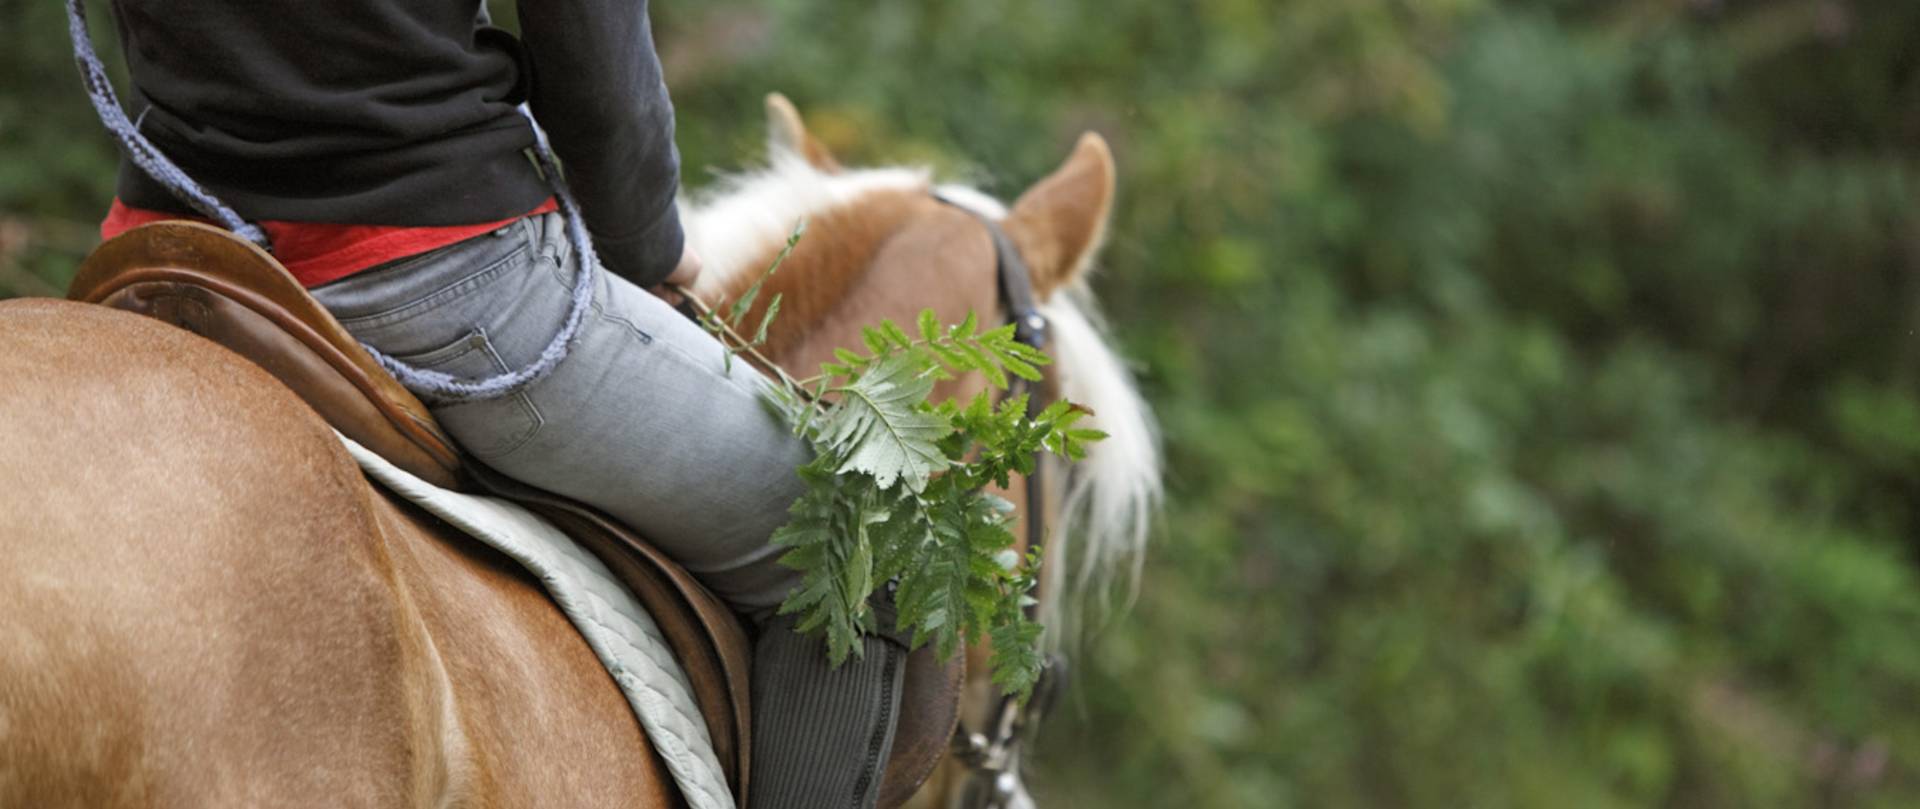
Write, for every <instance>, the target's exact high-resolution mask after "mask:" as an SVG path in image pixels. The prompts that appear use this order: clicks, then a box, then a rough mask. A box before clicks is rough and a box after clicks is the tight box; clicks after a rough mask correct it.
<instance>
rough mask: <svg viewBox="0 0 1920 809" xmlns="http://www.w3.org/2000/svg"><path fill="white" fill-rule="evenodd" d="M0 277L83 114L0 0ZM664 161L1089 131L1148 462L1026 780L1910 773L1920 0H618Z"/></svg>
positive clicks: (1013, 173) (1652, 780)
mask: <svg viewBox="0 0 1920 809" xmlns="http://www.w3.org/2000/svg"><path fill="white" fill-rule="evenodd" d="M0 12H3V13H0V41H4V43H5V45H6V47H4V48H0V212H3V215H0V294H5V293H11V294H48V293H51V292H55V291H57V290H58V289H59V288H60V286H61V284H62V283H63V281H64V277H65V274H66V273H67V272H70V269H71V266H72V264H73V261H74V260H75V258H76V256H77V255H78V254H79V253H80V252H82V251H84V250H85V249H86V248H87V246H88V244H89V241H90V239H91V237H90V235H89V234H90V232H91V230H90V229H91V226H92V223H93V222H94V221H96V220H97V217H98V215H99V212H100V211H101V210H102V209H103V208H104V206H105V204H106V201H107V199H108V198H109V195H110V193H111V176H112V172H111V165H112V152H111V149H110V148H109V146H108V145H107V142H106V140H105V138H104V137H103V136H102V135H100V134H99V130H98V129H97V126H96V125H95V124H93V123H92V122H91V119H90V117H89V114H88V111H87V109H86V107H85V104H84V103H83V101H82V99H81V97H80V94H79V88H78V82H77V80H75V79H74V77H73V74H72V70H71V67H70V65H69V63H68V61H67V56H66V53H65V45H64V42H63V41H62V36H61V33H62V29H61V26H60V22H59V15H58V4H56V3H51V2H28V0H0ZM655 15H656V20H657V25H658V27H659V32H660V38H661V40H662V41H663V43H664V44H665V50H666V60H667V63H668V70H669V78H670V80H671V83H672V84H673V87H674V90H675V96H676V99H677V101H678V104H679V106H680V110H681V138H680V140H681V143H682V145H683V149H684V151H685V154H686V158H687V165H688V167H689V172H688V178H689V181H690V182H691V183H693V184H696V185H698V184H700V183H702V182H704V181H705V180H706V179H707V178H706V176H705V175H704V174H703V173H702V167H705V166H719V167H738V166H741V165H743V164H745V163H747V162H749V160H750V158H751V156H752V155H753V153H755V152H756V150H757V149H758V144H759V142H760V140H761V138H762V137H763V134H762V133H763V129H762V124H761V115H760V99H761V96H762V95H763V94H764V93H765V92H767V91H769V90H776V89H777V90H782V91H785V92H786V93H788V94H789V95H790V96H792V97H793V98H794V99H795V100H796V101H797V102H798V103H799V104H800V106H801V107H802V109H803V110H804V111H806V112H807V113H808V115H809V117H810V119H811V121H812V123H813V124H814V125H815V128H816V130H817V131H818V132H819V133H820V134H821V135H822V136H823V137H825V138H826V139H827V140H828V141H829V143H830V144H831V145H833V146H834V147H836V148H837V149H839V150H840V152H841V153H842V155H841V156H842V157H843V158H845V159H847V160H848V162H851V163H856V164H860V163H876V162H886V163H896V162H916V161H917V162H931V163H933V164H935V165H938V166H940V167H942V168H943V169H944V170H946V171H947V172H949V173H951V174H954V175H958V176H963V177H969V178H972V179H973V180H975V181H977V182H978V183H979V184H981V185H983V186H984V187H985V188H987V189H989V190H991V191H994V192H996V193H999V194H1001V195H1003V196H1013V195H1015V194H1017V193H1018V192H1019V190H1020V189H1022V188H1023V187H1025V185H1026V183H1028V182H1030V181H1031V180H1032V179H1034V178H1037V177H1038V176H1040V175H1042V174H1043V173H1044V172H1045V171H1047V170H1048V169H1050V168H1051V167H1052V166H1053V165H1055V164H1056V163H1057V162H1058V161H1059V160H1060V159H1061V158H1062V157H1063V156H1064V155H1065V153H1066V151H1067V148H1068V146H1069V145H1070V144H1071V143H1072V139H1073V137H1074V136H1075V135H1076V134H1077V133H1078V132H1080V131H1082V130H1085V129H1095V130H1098V131H1100V132H1102V133H1104V134H1105V135H1106V136H1107V137H1108V138H1109V139H1110V140H1111V141H1112V143H1113V145H1114V149H1115V152H1116V155H1117V159H1118V162H1119V166H1120V170H1121V185H1120V193H1121V197H1120V201H1119V207H1118V210H1117V212H1116V215H1115V221H1114V226H1113V231H1112V232H1113V237H1112V241H1111V244H1110V245H1109V247H1108V249H1107V251H1106V254H1105V260H1104V262H1103V264H1104V268H1103V270H1102V275H1101V277H1100V279H1099V281H1098V284H1097V286H1098V289H1099V291H1100V293H1101V295H1102V296H1103V298H1104V299H1105V301H1106V302H1107V304H1108V308H1109V309H1110V312H1111V315H1112V320H1113V322H1114V324H1115V325H1116V329H1117V332H1118V338H1119V340H1120V341H1121V342H1122V343H1124V345H1125V346H1126V348H1127V350H1128V352H1129V353H1130V354H1131V356H1133V357H1135V358H1137V359H1138V361H1139V368H1140V375H1141V378H1142V380H1143V382H1144V384H1145V386H1146V389H1147V391H1148V394H1149V397H1150V398H1151V400H1152V401H1153V402H1154V403H1155V405H1156V406H1157V408H1158V411H1159V414H1160V418H1161V420H1162V422H1163V426H1164V428H1165V432H1166V444H1167V449H1168V455H1169V459H1170V467H1169V470H1168V471H1169V478H1168V480H1169V484H1170V487H1171V502H1170V505H1169V509H1168V513H1167V515H1166V520H1165V528H1164V530H1163V531H1161V532H1160V534H1159V536H1158V537H1156V543H1155V546H1154V550H1153V553H1152V555H1151V558H1150V559H1149V561H1148V563H1147V565H1146V577H1145V580H1144V584H1143V587H1142V589H1141V591H1140V595H1139V598H1138V601H1137V603H1136V604H1135V605H1134V607H1133V609H1132V610H1131V612H1130V613H1128V614H1127V615H1126V616H1125V617H1124V618H1123V619H1121V620H1118V621H1115V622H1113V623H1111V624H1110V625H1109V627H1108V628H1107V629H1106V630H1105V631H1104V632H1102V633H1100V634H1099V635H1098V636H1097V637H1096V638H1095V642H1094V643H1093V645H1092V646H1091V648H1090V649H1089V651H1088V652H1087V653H1086V654H1083V655H1082V656H1080V658H1079V659H1078V664H1079V665H1078V677H1077V680H1076V683H1075V689H1076V690H1075V691H1074V692H1073V696H1072V698H1071V699H1070V700H1069V702H1068V704H1067V705H1066V706H1065V707H1064V709H1063V710H1062V712H1061V713H1060V715H1059V716H1058V717H1056V719H1055V720H1054V722H1053V723H1052V724H1051V725H1050V727H1049V728H1048V731H1047V733H1046V736H1045V739H1044V741H1043V744H1042V746H1041V748H1040V750H1039V755H1038V761H1037V764H1036V769H1037V781H1038V788H1039V790H1040V796H1041V798H1042V799H1043V805H1048V806H1054V807H1117V806H1200V807H1227V806H1250V807H1489V808H1497V807H1596V808H1599V807H1642V806H1645V807H1775V806H1778V807H1810V806H1848V807H1855V806H1857V807H1911V806H1916V805H1920V712H1916V710H1915V708H1916V705H1915V703H1916V695H1920V644H1916V642H1915V641H1916V629H1917V628H1920V624H1917V623H1916V619H1920V581H1916V575H1915V570H1916V568H1915V563H1916V555H1915V550H1916V537H1917V536H1920V534H1917V533H1916V528H1917V527H1920V506H1917V503H1920V500H1916V487H1917V486H1920V474H1917V472H1920V467H1917V466H1916V461H1920V396H1917V394H1920V379H1916V371H1920V362H1917V360H1920V220H1917V219H1916V216H1915V210H1914V200H1915V190H1916V182H1917V181H1920V173H1917V170H1920V166H1916V161H1915V153H1914V149H1915V146H1916V144H1920V45H1916V43H1920V4H1914V3H1911V2H1901V1H1899V0H1888V1H1887V2H1866V1H1865V0H1686V1H1685V2H1683V1H1682V0H1608V1H1607V2H1601V1H1600V0H1541V1H1538V2H1519V0H1278V1H1277V2H1271V1H1263V0H1194V1H1193V2H1186V3H1169V2H1149V1H1148V0H1049V2H1014V1H1013V0H976V1H975V2H938V3H904V2H892V3H871V2H852V0H755V1H753V2H746V1H745V0H712V1H710V2H704V3H698V4H693V3H674V2H662V3H659V4H657V8H656V11H655Z"/></svg>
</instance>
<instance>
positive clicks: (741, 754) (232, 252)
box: [67, 220, 963, 807]
mask: <svg viewBox="0 0 1920 809" xmlns="http://www.w3.org/2000/svg"><path fill="white" fill-rule="evenodd" d="M67 297H69V298H71V299H73V300H79V301H85V302H89V303H99V304H104V305H107V306H111V307H114V308H117V309H124V310H127V311H130V312H135V313H138V314H142V315H147V316H149V317H153V318H156V319H159V320H162V321H165V322H167V323H172V324H174V325H176V326H180V327H182V328H185V329H187V330H188V331H191V332H194V333H195V334H199V335H201V336H203V337H206V338H208V339H210V340H212V341H214V342H215V343H218V344H220V345H222V346H224V347H226V348H228V349H229V350H232V351H234V352H235V353H237V354H239V355H241V356H243V357H245V358H247V359H248V360H250V361H252V362H253V363H255V364H256V365H259V366H260V367H262V368H264V369H266V371H267V372H268V373H271V374H273V376H274V377H276V378H278V379H279V380H280V381H281V382H282V383H284V384H286V385H287V387H289V388H291V389H292V390H293V391H294V392H295V393H296V394H298V395H299V396H300V397H301V398H302V399H304V400H305V401H306V402H307V404H308V405H310V406H312V407H313V409H314V410H315V411H316V412H318V413H319V414H320V416H321V417H322V418H324V419H326V420H327V422H328V423H329V424H331V425H333V427H334V429H336V430H339V431H340V432H341V433H342V434H344V435H346V436H347V437H348V438H351V439H353V440H354V441H355V442H358V443H359V444H360V445H361V446H364V447H366V448H368V449H369V450H372V451H373V452H375V453H376V454H378V455H380V456H381V457H383V458H386V459H387V460H388V461H389V462H391V463H393V464H394V465H395V466H398V467H400V468H401V469H403V470H406V471H407V472H409V473H411V474H413V475H414V476H416V477H419V478H420V479H422V480H425V481H427V482H429V483H432V484H434V485H436V486H441V487H443V488H448V489H454V490H458V491H465V492H475V493H483V494H488V495H493V496H498V497H504V498H507V499H510V500H513V501H516V502H518V503H520V504H522V505H524V506H527V507H528V508H530V509H532V510H534V511H536V512H538V513H540V514H541V515H542V516H544V517H546V518H547V519H549V520H551V521H553V522H554V523H555V524H556V525H558V526H559V527H561V528H562V529H563V530H565V531H566V532H567V533H568V534H569V535H571V536H572V537H573V538H574V539H575V540H576V541H578V542H579V543H580V544H581V545H582V546H584V547H586V548H587V549H588V550H589V551H591V552H592V553H593V554H594V555H595V556H597V557H599V558H600V559H601V561H603V562H604V563H606V565H607V567H608V568H609V569H611V570H612V571H613V572H614V574H615V575H616V576H618V577H619V578H620V579H621V581H622V582H623V583H625V584H626V585H627V587H628V588H629V589H631V590H632V591H633V593H634V595H635V596H637V597H638V598H639V600H640V602H641V603H642V604H644V605H645V606H646V608H647V610H648V612H650V613H651V614H652V615H653V618H654V620H655V622H656V623H657V624H658V625H659V627H660V630H661V634H662V635H664V636H665V637H666V639H667V643H668V645H669V646H670V647H672V649H673V652H674V655H675V657H677V658H678V659H679V661H680V663H681V665H682V667H684V668H685V669H686V672H687V675H688V679H689V680H690V681H691V684H692V686H693V693H694V699H695V701H696V702H697V703H699V707H700V712H701V715H702V716H703V717H704V719H705V720H706V724H707V729H708V731H709V735H710V736H712V738H713V745H714V753H715V754H716V756H717V758H718V759H719V761H720V762H721V767H722V769H723V770H725V773H726V777H727V780H728V782H729V785H730V786H731V787H732V788H733V792H734V795H735V797H736V799H737V800H739V801H740V802H741V803H742V804H743V805H744V804H745V802H746V795H747V786H748V785H747V783H746V781H747V774H748V772H750V771H751V767H750V766H749V764H750V748H751V745H750V743H749V739H750V730H751V727H752V725H751V721H750V716H751V715H750V704H749V688H748V676H749V674H750V672H751V670H752V669H751V661H750V659H749V654H750V648H751V647H750V645H749V643H748V639H747V634H746V631H745V630H744V628H743V627H742V626H741V624H740V622H739V620H738V619H737V618H736V617H735V616H734V614H733V612H732V611H731V610H729V609H728V608H727V606H726V605H725V604H724V603H723V602H721V601H720V599H719V598H718V597H717V596H715V595H713V594H712V593H711V592H708V591H707V589H706V588H705V587H703V586H702V585H701V584H700V583H699V582H698V581H697V580H695V579H694V578H693V576H692V575H691V574H689V573H688V572H687V571H686V570H685V569H683V568H681V567H680V566H679V565H678V564H676V563H675V562H673V560H671V559H669V558H668V557H667V556H666V555H664V554H662V553H661V552H660V551H659V550H658V549H656V548H654V547H653V545H652V544H651V543H649V542H647V541H646V540H645V539H644V538H642V537H640V536H638V535H637V534H635V533H634V532H632V531H630V530H628V529H627V528H626V527H624V526H622V525H621V524H619V523H618V522H617V521H615V520H613V519H612V518H610V517H608V516H607V515H605V514H603V513H601V512H599V511H597V510H595V509H593V508H591V507H589V506H586V505H583V504H580V503H577V502H574V501H571V500H569V499H567V498H564V497H561V496H559V495H555V494H552V493H550V492H544V491H541V490H538V489H535V488H533V487H530V486H527V485H525V484H522V483H519V482H517V481H513V480H511V479H508V478H507V477H505V476H503V475H500V474H499V473H497V472H494V471H493V470H491V469H488V468H486V466H485V465H483V464H480V463H478V462H476V461H474V460H472V459H471V458H468V457H467V456H466V455H465V454H464V453H462V452H461V451H460V450H459V448H458V447H457V446H456V445H455V444H454V443H453V441H452V439H451V438H449V437H448V436H447V434H446V432H445V431H444V430H442V429H441V428H440V426H439V424H437V423H436V422H435V421H434V418H433V416H432V414H431V413H429V412H428V410H427V407H426V405H425V404H423V403H422V402H421V401H420V400H419V399H418V398H416V397H414V395H413V394H412V393H410V392H408V391H407V389H406V388H404V387H402V386H401V385H400V383H399V382H398V381H396V380H395V379H394V378H393V377H392V376H391V375H389V374H388V373H387V372H386V371H385V370H384V369H382V368H381V367H380V366H379V365H377V364H376V363H375V362H374V361H373V357H372V356H371V355H369V354H368V353H367V352H366V350H365V349H363V348H361V347H360V344H359V343H358V342H357V341H356V340H354V339H353V337H352V336H351V335H350V334H348V333H347V331H346V329H345V328H344V327H342V326H341V325H340V323H339V321H337V320H335V319H334V318H333V316H332V315H331V314H330V313H328V312H327V310H326V309H325V308H323V307H321V306H320V304H319V303H318V302H317V301H315V300H314V298H313V296H311V295H309V294H308V293H307V291H306V289H305V288H303V287H302V286H300V283H299V282H298V281H296V280H294V278H293V276H292V275H291V274H289V273H288V272H287V270H286V268H284V267H282V266H281V265H280V262H279V261H277V260H276V259H274V257H273V256H272V255H270V254H268V253H267V252H266V251H264V250H261V249H260V248H259V247H257V246H255V245H253V244H251V243H249V242H247V241H246V240H244V239H242V238H240V237H238V236H236V235H234V234H233V233H232V232H230V231H227V230H224V229H221V228H217V227H213V226H211V225H206V224H201V223H198V222H191V221H184V220H176V221H166V222H155V223H151V224H147V225H142V226H140V227H137V228H133V229H131V230H129V231H127V232H125V233H122V234H120V235H119V236H116V237H114V238H113V239H110V240H108V241H107V242H105V243H104V244H101V245H100V246H99V247H98V248H96V249H95V250H94V251H93V253H92V254H91V255H89V256H88V257H87V259H86V260H85V261H84V262H82V263H81V265H80V269H79V271H78V273H77V274H76V275H75V277H74V280H73V284H72V285H71V287H70V288H69V289H68V293H67ZM962 666H963V662H962V656H961V655H955V656H954V659H953V660H952V661H950V662H947V663H942V662H940V661H939V660H938V659H937V658H936V657H935V656H934V655H933V654H932V649H931V647H926V648H922V649H920V650H916V651H915V652H913V653H912V654H910V655H909V656H908V658H907V671H906V675H905V686H904V689H903V693H902V695H901V717H900V725H899V728H898V730H897V731H896V733H895V744H894V749H893V755H892V757H891V758H890V759H889V760H888V762H887V768H886V771H885V774H884V776H883V777H882V781H881V790H880V801H879V805H880V806H882V807H892V806H898V805H899V804H901V803H903V802H905V800H906V799H907V798H908V797H910V796H911V795H912V794H913V792H914V791H915V790H917V789H918V788H919V786H920V785H921V783H923V782H924V781H925V780H926V778H927V777H928V776H929V775H930V774H931V773H932V771H933V767H934V765H935V764H936V763H937V762H938V760H939V758H940V757H941V756H942V755H943V754H944V753H945V751H946V749H947V744H948V740H949V739H950V738H951V737H952V734H953V730H954V727H955V725H956V723H957V722H958V716H959V686H960V681H961V679H962V674H963V671H962Z"/></svg>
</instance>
